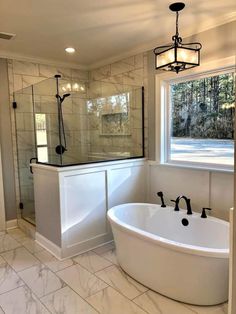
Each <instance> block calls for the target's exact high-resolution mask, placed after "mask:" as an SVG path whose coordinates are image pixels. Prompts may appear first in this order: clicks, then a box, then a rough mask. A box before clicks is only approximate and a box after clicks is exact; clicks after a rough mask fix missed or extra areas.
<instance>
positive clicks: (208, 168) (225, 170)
mask: <svg viewBox="0 0 236 314" xmlns="http://www.w3.org/2000/svg"><path fill="white" fill-rule="evenodd" d="M148 163H149V164H150V165H153V166H161V167H173V168H180V169H192V170H200V171H204V170H205V171H209V172H223V173H229V174H231V173H232V174H233V173H234V168H233V167H232V168H228V167H227V168H226V167H222V166H221V165H217V166H215V167H214V166H211V165H203V164H199V165H194V164H181V163H174V162H165V163H159V162H157V161H152V160H149V161H148Z"/></svg>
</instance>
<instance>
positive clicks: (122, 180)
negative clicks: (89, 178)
mask: <svg viewBox="0 0 236 314" xmlns="http://www.w3.org/2000/svg"><path fill="white" fill-rule="evenodd" d="M146 169H147V168H146V165H145V164H142V165H137V166H136V165H130V166H128V167H125V166H123V167H122V168H114V169H111V170H109V171H108V208H111V207H113V206H116V205H119V204H123V203H135V202H141V203H143V202H146V201H147V176H146Z"/></svg>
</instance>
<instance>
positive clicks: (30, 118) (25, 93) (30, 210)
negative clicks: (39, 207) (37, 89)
mask: <svg viewBox="0 0 236 314" xmlns="http://www.w3.org/2000/svg"><path fill="white" fill-rule="evenodd" d="M32 91H33V87H32V86H30V87H27V88H25V89H22V90H20V91H18V92H15V94H14V101H15V104H16V106H15V109H14V110H15V123H16V144H17V156H18V175H19V192H20V195H19V208H20V211H21V218H24V219H25V220H27V221H28V222H30V223H33V224H35V208H34V189H33V175H32V173H31V171H30V159H31V158H33V157H36V150H35V132H34V105H33V100H34V99H33V92H32Z"/></svg>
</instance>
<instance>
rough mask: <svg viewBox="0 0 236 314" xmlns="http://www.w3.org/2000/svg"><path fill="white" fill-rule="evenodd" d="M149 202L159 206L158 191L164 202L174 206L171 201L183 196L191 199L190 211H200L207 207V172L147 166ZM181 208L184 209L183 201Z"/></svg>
mask: <svg viewBox="0 0 236 314" xmlns="http://www.w3.org/2000/svg"><path fill="white" fill-rule="evenodd" d="M149 180H150V181H149V187H150V188H149V202H150V203H158V204H160V199H159V197H158V196H157V194H156V193H157V192H158V191H162V192H163V193H164V198H165V202H166V204H168V205H172V206H174V203H173V202H171V201H170V200H171V199H176V197H177V196H179V195H185V196H187V197H189V198H190V199H191V205H192V209H193V210H194V211H200V210H201V208H202V207H208V206H209V172H208V171H201V170H193V169H183V168H177V167H176V168H175V167H171V166H170V167H168V166H156V165H149ZM180 207H181V208H186V204H185V203H184V201H183V200H181V202H180Z"/></svg>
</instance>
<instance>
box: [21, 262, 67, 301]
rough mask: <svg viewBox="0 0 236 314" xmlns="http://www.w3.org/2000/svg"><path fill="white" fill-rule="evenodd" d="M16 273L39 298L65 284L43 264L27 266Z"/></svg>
mask: <svg viewBox="0 0 236 314" xmlns="http://www.w3.org/2000/svg"><path fill="white" fill-rule="evenodd" d="M18 274H19V276H20V277H21V279H23V280H24V282H25V283H26V284H27V285H28V287H30V289H31V290H32V291H33V292H34V293H35V294H36V296H37V297H39V298H40V297H43V296H45V295H46V294H48V293H51V292H53V291H56V290H58V289H61V288H63V287H64V286H65V284H64V283H63V281H62V280H61V279H60V278H58V277H57V276H56V275H55V274H54V273H53V272H52V271H51V270H49V269H48V268H47V267H46V266H44V265H43V264H39V265H36V266H33V267H31V268H27V269H25V270H23V271H21V272H19V273H18Z"/></svg>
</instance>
